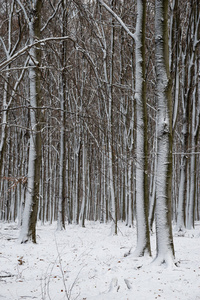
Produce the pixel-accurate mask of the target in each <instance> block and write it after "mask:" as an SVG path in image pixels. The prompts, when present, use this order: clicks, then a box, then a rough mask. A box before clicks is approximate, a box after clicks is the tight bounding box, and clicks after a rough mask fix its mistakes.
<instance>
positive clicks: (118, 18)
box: [98, 0, 136, 40]
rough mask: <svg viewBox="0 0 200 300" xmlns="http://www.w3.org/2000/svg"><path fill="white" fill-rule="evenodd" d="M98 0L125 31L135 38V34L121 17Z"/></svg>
mask: <svg viewBox="0 0 200 300" xmlns="http://www.w3.org/2000/svg"><path fill="white" fill-rule="evenodd" d="M98 2H99V3H100V4H101V5H102V6H103V7H104V8H105V9H106V10H107V11H108V12H109V13H110V14H111V15H112V16H113V17H114V18H115V20H117V21H118V22H119V23H120V25H121V26H122V27H123V28H124V30H125V31H126V32H127V34H128V35H129V36H130V37H131V38H132V39H134V40H135V39H136V36H135V34H134V33H132V32H131V31H130V30H129V28H128V27H127V26H126V24H125V23H124V22H123V21H122V19H121V18H120V17H119V16H118V15H117V14H116V13H115V12H114V11H113V10H112V9H111V8H110V7H109V6H108V5H107V4H106V3H104V2H103V1H102V0H98Z"/></svg>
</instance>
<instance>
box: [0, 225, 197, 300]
mask: <svg viewBox="0 0 200 300" xmlns="http://www.w3.org/2000/svg"><path fill="white" fill-rule="evenodd" d="M118 226H119V230H118V236H115V235H112V234H111V227H112V224H111V223H109V224H100V223H99V222H86V228H82V227H80V226H78V225H69V226H66V230H65V231H61V232H59V231H56V223H54V224H53V225H51V226H50V225H47V224H46V225H45V226H40V225H38V226H37V242H38V243H37V244H32V243H27V244H19V243H18V242H17V241H18V236H19V229H18V227H17V225H16V224H13V223H0V299H3V300H19V299H52V300H60V299H78V300H84V299H85V300H109V299H115V300H147V299H148V300H152V299H167V300H174V299H181V300H197V299H200V223H197V224H196V229H194V230H190V231H189V230H188V231H185V232H184V233H183V234H182V235H180V234H179V236H178V234H177V233H176V232H175V233H174V244H175V250H176V261H178V263H177V264H178V267H176V266H173V267H172V268H165V266H163V265H162V266H155V265H154V264H152V261H153V258H154V257H155V243H156V242H155V234H153V235H152V236H151V241H152V245H153V246H152V247H153V249H152V253H153V257H152V258H150V257H148V256H146V257H141V258H135V257H133V255H132V253H133V252H134V248H135V247H136V228H129V227H126V226H125V225H124V223H120V222H119V224H118ZM131 248H132V250H131V253H130V255H128V256H126V257H125V256H124V254H125V253H128V252H129V250H130V249H131ZM65 290H66V291H67V294H66V293H65Z"/></svg>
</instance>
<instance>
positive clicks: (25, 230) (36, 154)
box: [19, 0, 42, 243]
mask: <svg viewBox="0 0 200 300" xmlns="http://www.w3.org/2000/svg"><path fill="white" fill-rule="evenodd" d="M41 5H42V3H41V1H39V0H37V1H31V6H30V7H29V12H28V13H29V14H30V19H29V23H28V24H29V38H30V44H32V43H34V41H35V39H39V38H40V13H41ZM39 65H40V49H39V46H37V47H32V48H31V50H30V60H29V83H30V119H31V134H30V150H29V163H28V185H27V192H26V203H25V209H24V215H23V221H22V228H21V232H20V237H19V239H20V242H21V243H25V242H27V241H28V240H32V242H33V243H36V222H37V212H38V202H39V197H40V195H39V185H40V166H41V132H40V110H38V109H37V107H38V106H39V105H40V101H41V99H40V71H39V69H38V66H39Z"/></svg>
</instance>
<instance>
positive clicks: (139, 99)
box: [134, 0, 151, 256]
mask: <svg viewBox="0 0 200 300" xmlns="http://www.w3.org/2000/svg"><path fill="white" fill-rule="evenodd" d="M145 22H146V1H145V0H138V1H137V23H136V39H135V42H136V45H135V55H136V71H135V72H136V79H135V89H136V92H135V99H136V114H137V143H136V216H137V247H136V249H135V252H134V255H136V256H142V255H144V253H145V252H147V253H148V254H149V255H151V249H150V235H149V224H148V174H147V169H148V163H147V111H146V83H145Z"/></svg>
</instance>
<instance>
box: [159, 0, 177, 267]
mask: <svg viewBox="0 0 200 300" xmlns="http://www.w3.org/2000/svg"><path fill="white" fill-rule="evenodd" d="M167 14H168V1H166V0H156V14H155V33H156V36H155V42H156V79H157V86H156V93H157V103H158V105H157V146H158V152H157V180H156V211H155V213H156V237H157V239H156V246H157V255H156V259H155V262H156V263H157V264H162V263H166V264H167V265H168V264H169V265H170V264H172V263H173V259H174V246H173V237H172V226H171V185H172V182H171V181H172V100H171V84H170V73H169V53H168V25H167V19H168V16H167Z"/></svg>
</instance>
